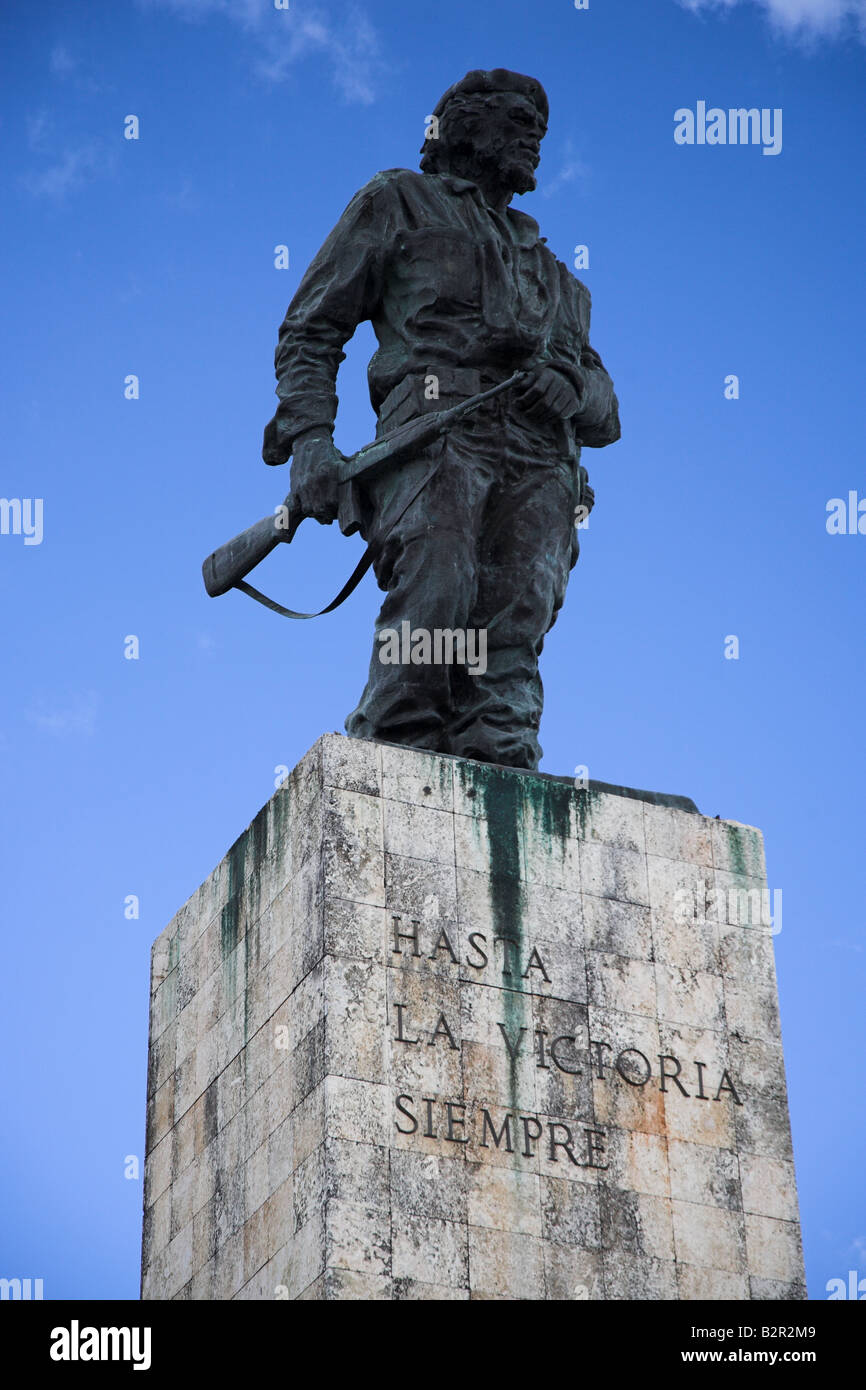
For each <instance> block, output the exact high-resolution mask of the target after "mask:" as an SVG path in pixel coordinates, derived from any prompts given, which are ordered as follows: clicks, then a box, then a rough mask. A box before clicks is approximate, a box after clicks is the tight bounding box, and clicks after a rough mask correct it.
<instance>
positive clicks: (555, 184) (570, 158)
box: [541, 140, 589, 198]
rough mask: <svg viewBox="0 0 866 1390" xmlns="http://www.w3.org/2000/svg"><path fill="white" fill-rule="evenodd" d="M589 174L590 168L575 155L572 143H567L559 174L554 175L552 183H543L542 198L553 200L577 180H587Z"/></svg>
mask: <svg viewBox="0 0 866 1390" xmlns="http://www.w3.org/2000/svg"><path fill="white" fill-rule="evenodd" d="M588 173H589V166H588V165H587V164H584V162H583V160H582V159H578V158H577V156H576V155H575V153H574V148H573V146H572V144H571V141H570V140H569V141H566V145H565V158H564V160H563V162H562V165H561V166H560V169H559V172H558V173H557V174H555V175H554V177H553V178H552V179H551V180H550V183H542V185H541V196H542V197H543V198H552V197H553V196H554V195H555V194H556V193H559V191H560V189H562V188H565V187H566V186H567V185H568V184H570V183H574V182H575V180H576V179H583V178H586V176H587V174H588Z"/></svg>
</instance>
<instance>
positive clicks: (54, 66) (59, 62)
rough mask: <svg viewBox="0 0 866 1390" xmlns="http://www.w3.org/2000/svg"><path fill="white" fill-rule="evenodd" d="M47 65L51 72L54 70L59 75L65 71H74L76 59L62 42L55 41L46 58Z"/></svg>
mask: <svg viewBox="0 0 866 1390" xmlns="http://www.w3.org/2000/svg"><path fill="white" fill-rule="evenodd" d="M48 65H49V67H50V68H51V71H52V72H56V73H58V74H60V75H62V74H64V73H67V72H74V70H75V68H76V67H77V63H76V60H75V59H74V58H73V56H72V54H71V53H70V52H69V49H68V48H64V47H63V44H62V43H56V44H55V45H54V47H53V48H52V50H51V56H50V58H49V59H48Z"/></svg>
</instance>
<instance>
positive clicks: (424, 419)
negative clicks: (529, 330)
mask: <svg viewBox="0 0 866 1390" xmlns="http://www.w3.org/2000/svg"><path fill="white" fill-rule="evenodd" d="M530 375H531V370H524V371H519V372H515V373H514V374H513V376H510V377H509V378H508V379H507V381H500V382H499V383H498V384H497V385H496V386H491V387H489V389H488V390H486V391H480V392H479V393H478V394H477V395H475V396H469V397H468V399H467V400H465V401H461V402H460V403H459V404H458V405H452V406H449V407H448V408H447V409H445V410H437V411H434V412H431V413H430V414H428V415H420V416H418V417H417V418H416V419H414V420H408V421H407V422H406V424H404V425H399V426H398V427H397V429H395V430H391V431H390V432H389V433H388V434H383V435H382V437H381V439H376V440H374V441H373V443H372V444H367V445H365V446H364V448H363V449H359V450H358V452H357V453H356V454H351V455H350V456H349V457H348V458H347V459H346V461H345V468H342V469H341V470H340V479H339V483H340V485H342V484H344V483H351V482H356V481H358V482H364V481H367V480H368V479H371V478H376V477H378V476H379V475H380V474H381V473H385V472H387V471H388V469H390V468H393V467H394V465H395V464H398V463H402V462H403V461H404V460H405V459H407V458H411V457H413V456H414V455H415V454H417V453H419V452H420V451H421V450H422V449H426V448H427V447H428V446H429V445H430V444H432V443H434V442H435V441H436V440H437V439H439V438H440V437H441V436H442V435H443V434H445V433H446V432H447V431H448V430H449V429H451V428H452V426H453V425H455V424H456V423H457V422H458V421H459V420H462V419H463V417H464V416H465V415H469V414H470V413H471V412H472V411H473V410H477V409H478V407H479V406H480V405H483V404H484V402H485V401H489V400H492V399H493V397H494V396H498V395H500V394H501V392H503V391H507V390H509V389H510V388H511V387H512V386H516V385H517V384H518V382H520V381H523V380H524V378H526V377H528V376H530ZM435 471H436V466H434V467H433V468H432V469H431V471H430V472H429V473H428V474H427V475H426V476H425V478H424V480H423V482H422V483H421V484H420V486H419V487H418V488H416V489H415V490H414V491H413V493H412V496H411V497H410V498H409V501H408V502H407V503H406V505H405V506H404V508H403V511H402V512H401V513H400V515H399V516H398V517H396V518H395V520H394V522H393V523H392V524H393V525H396V522H397V521H399V520H400V517H402V515H403V513H404V512H406V511H407V510H408V509H409V507H410V506H411V505H412V503H413V502H414V501H415V498H416V497H417V496H418V495H419V493H420V492H422V491H423V489H424V488H425V487H426V486H427V483H428V482H429V481H430V478H431V477H432V476H433V473H434V472H435ZM303 520H304V512H303V511H302V510H301V508H300V507H299V505H298V503H297V501H296V499H295V498H294V497H293V496H292V494H291V493H289V495H288V497H287V498H286V500H285V502H283V504H282V505H281V506H279V507H277V508H276V511H275V512H274V513H273V514H272V515H270V516H265V517H262V519H261V521H256V522H254V523H253V525H252V526H248V527H247V528H246V530H245V531H241V532H240V534H239V535H237V536H234V537H233V539H232V540H230V541H226V543H225V545H221V546H220V547H219V549H218V550H215V551H214V552H213V554H212V555H209V556H208V557H207V559H206V560H205V562H204V564H203V565H202V576H203V578H204V586H205V588H206V589H207V592H208V593H209V594H210V596H211V598H217V597H218V596H219V595H220V594H226V593H228V591H229V589H240V590H241V592H242V593H245V594H249V596H250V597H251V598H254V599H257V600H258V602H259V603H264V604H265V605H266V607H268V608H271V609H273V610H274V612H276V613H281V614H282V615H283V616H284V617H289V618H317V617H321V615H322V613H330V612H331V611H332V610H333V609H334V608H336V607H337V606H338V605H339V604H341V603H342V602H343V600H344V599H345V598H348V596H349V594H350V593H351V592H352V590H353V589H354V588H355V586H356V584H357V583H358V582H359V580H360V579H361V577H362V576H363V575H364V574H365V573H366V572H367V570H368V569H369V567H370V565H371V564H372V562H373V559H374V555H375V551H374V547H373V546H372V545H369V546H368V547H367V550H366V552H365V553H364V555H363V556H362V558H361V561H360V562H359V564H358V565H357V567H356V569H355V571H354V573H353V574H352V575H351V577H350V579H349V580H348V581H347V583H346V584H345V585H344V586H343V588H342V589H341V590H340V592H339V594H338V595H337V597H336V598H335V599H334V601H333V602H332V603H330V604H328V607H327V608H323V609H322V610H321V613H296V612H295V611H294V610H293V609H291V608H283V607H282V605H281V604H278V603H275V602H274V600H273V599H269V598H267V597H266V596H265V595H264V594H262V593H260V592H259V591H258V589H254V588H253V586H252V585H251V584H246V583H244V580H245V578H246V576H247V575H248V574H249V572H250V570H253V569H255V567H256V565H258V564H260V563H261V562H262V560H264V559H265V557H266V556H267V555H270V553H271V551H272V550H274V549H276V547H277V546H278V545H279V544H280V542H281V541H285V542H290V541H291V540H292V539H293V538H294V535H295V532H296V531H297V529H298V527H299V526H300V524H301V522H302V521H303Z"/></svg>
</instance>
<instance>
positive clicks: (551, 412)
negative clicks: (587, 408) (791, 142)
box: [515, 367, 580, 424]
mask: <svg viewBox="0 0 866 1390" xmlns="http://www.w3.org/2000/svg"><path fill="white" fill-rule="evenodd" d="M515 399H516V401H517V404H518V405H519V406H520V409H521V410H522V411H524V413H525V414H526V415H528V416H529V417H530V418H531V419H533V420H540V421H542V423H545V424H546V423H548V422H549V421H552V420H570V419H571V417H572V415H576V414H577V412H578V411H579V409H580V397H579V396H578V394H577V392H576V391H575V389H574V386H573V385H572V383H571V382H570V381H569V379H568V377H567V376H563V374H562V372H558V371H557V370H556V368H555V367H541V368H539V370H538V371H536V373H535V375H534V376H533V377H531V379H530V381H529V383H528V384H527V385H526V386H524V387H523V388H522V390H518V391H517V392H516V393H515Z"/></svg>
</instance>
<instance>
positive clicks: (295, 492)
mask: <svg viewBox="0 0 866 1390" xmlns="http://www.w3.org/2000/svg"><path fill="white" fill-rule="evenodd" d="M345 462H346V460H345V458H344V457H343V455H342V454H341V453H340V451H339V449H338V448H337V447H336V445H335V444H334V441H333V439H332V438H331V436H330V435H329V434H328V433H327V432H326V431H325V430H322V429H313V430H308V431H307V433H306V434H302V435H299V436H298V438H297V439H296V440H295V442H294V447H293V449H292V473H291V486H292V496H293V497H294V498H295V499H296V501H297V503H298V506H299V507H300V509H301V511H302V512H303V513H304V516H311V517H313V518H314V520H316V521H318V522H320V523H321V524H322V525H323V526H328V525H330V523H331V522H332V521H335V520H336V517H337V512H338V510H339V497H338V489H339V486H340V468H341V465H342V464H344V463H345Z"/></svg>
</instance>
